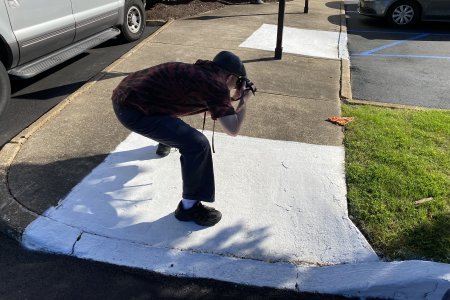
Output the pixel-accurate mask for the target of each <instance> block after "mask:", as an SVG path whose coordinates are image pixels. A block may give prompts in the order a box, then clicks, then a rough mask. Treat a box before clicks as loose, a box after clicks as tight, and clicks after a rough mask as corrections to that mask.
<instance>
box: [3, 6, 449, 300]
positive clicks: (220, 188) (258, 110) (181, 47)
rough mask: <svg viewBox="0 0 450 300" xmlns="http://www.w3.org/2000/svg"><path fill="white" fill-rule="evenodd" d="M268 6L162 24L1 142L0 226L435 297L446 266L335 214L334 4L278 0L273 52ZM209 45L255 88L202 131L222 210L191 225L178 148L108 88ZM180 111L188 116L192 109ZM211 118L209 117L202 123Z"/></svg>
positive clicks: (81, 246) (66, 243)
mask: <svg viewBox="0 0 450 300" xmlns="http://www.w3.org/2000/svg"><path fill="white" fill-rule="evenodd" d="M277 11H278V5H277V4H264V5H235V6H228V7H226V8H224V9H221V10H217V11H213V12H210V13H206V14H202V15H200V16H196V17H192V18H187V19H184V20H176V21H173V22H170V23H169V24H167V25H165V26H164V27H163V28H162V29H161V30H160V31H158V32H157V33H156V34H154V35H153V36H152V37H150V38H148V39H147V40H145V41H143V42H142V43H141V44H140V45H139V46H138V47H136V48H135V49H133V50H132V51H131V52H130V53H128V54H127V55H125V56H124V57H122V58H121V59H120V60H118V61H117V62H116V63H114V64H113V65H112V66H110V67H109V68H107V69H106V70H105V71H104V72H102V74H100V75H99V76H97V77H96V78H95V80H93V81H91V82H90V83H88V84H87V85H85V86H84V87H83V88H82V89H80V91H79V92H77V93H76V94H74V95H72V96H71V97H69V98H68V99H67V100H65V101H64V102H63V103H61V104H60V105H59V106H58V107H56V108H55V109H53V110H52V111H51V112H49V113H48V114H47V115H46V116H44V117H43V118H41V119H40V120H39V121H38V122H36V123H35V124H34V125H33V126H31V127H30V128H29V129H27V130H25V131H24V132H23V133H22V134H20V135H19V136H18V137H16V138H15V139H14V140H13V141H12V142H11V143H9V144H7V145H6V146H5V147H4V148H3V149H2V151H1V153H0V161H1V164H2V165H1V172H2V174H0V175H1V178H2V184H1V185H0V192H1V195H2V203H1V206H0V208H1V216H2V220H1V221H2V224H1V226H2V229H3V230H4V231H7V232H8V233H9V234H10V235H12V236H15V237H16V238H17V239H19V240H22V241H23V243H24V245H25V246H27V247H29V248H31V249H37V250H43V251H50V252H57V253H64V254H67V255H75V256H78V257H82V258H87V259H93V260H99V261H105V262H109V263H114V264H120V265H127V266H133V267H138V268H144V269H148V270H153V271H157V272H161V273H164V274H171V275H181V276H193V277H206V278H214V279H219V280H225V281H232V282H237V283H244V284H250V285H256V286H270V287H276V288H287V289H295V290H299V291H310V292H320V293H335V294H342V295H349V296H361V297H367V296H371V297H388V298H398V299H404V298H408V299H440V298H442V296H443V295H444V293H445V291H446V290H447V289H448V288H450V283H449V282H450V268H449V266H448V265H445V264H437V263H432V262H421V261H408V262H394V263H382V262H379V261H378V258H377V257H376V255H375V252H374V251H373V250H372V248H371V247H370V245H369V244H368V243H367V241H366V240H365V238H364V237H363V236H362V234H361V233H360V232H359V231H358V229H357V228H356V227H355V226H354V225H353V223H352V222H351V221H350V220H349V218H348V216H347V206H346V205H347V204H346V198H345V197H346V187H345V172H344V149H343V146H342V138H343V134H342V130H341V128H339V127H338V126H335V125H333V124H331V123H329V122H327V121H326V119H327V118H328V117H331V116H335V115H339V114H340V103H339V100H340V93H341V94H342V93H343V91H344V93H345V89H346V87H348V84H349V82H348V78H347V77H346V76H343V75H342V70H343V69H344V71H345V68H346V67H347V68H348V61H347V60H346V58H347V57H346V54H345V51H344V50H345V49H343V45H345V43H346V39H345V26H343V24H342V21H344V19H343V17H342V15H343V11H342V4H341V3H340V2H325V1H314V2H312V3H310V13H309V14H307V15H305V14H303V1H300V2H298V1H292V2H288V3H287V4H286V18H285V26H286V29H285V33H286V36H285V44H284V45H285V51H286V52H285V53H284V54H283V59H282V60H274V59H273V51H268V50H267V49H270V47H272V46H274V44H275V40H273V45H272V44H271V43H270V42H269V43H268V42H267V40H268V39H270V40H272V39H273V33H274V30H276V26H274V25H275V24H276V23H277ZM305 35H306V36H308V35H309V36H310V37H311V40H313V43H311V44H310V45H308V46H305V45H304V43H305V40H304V39H303V40H302V37H304V36H305ZM223 49H226V50H231V51H233V52H235V53H236V54H238V55H239V56H240V57H241V58H242V59H243V61H244V63H245V64H246V68H247V72H248V74H249V77H250V78H251V79H252V81H254V82H255V84H256V85H257V87H258V94H257V97H255V98H254V99H253V101H252V102H251V103H250V104H249V109H248V115H247V119H246V122H245V124H244V127H243V129H242V131H241V135H242V136H240V137H237V138H230V137H228V136H226V135H224V134H220V133H216V140H215V146H216V152H217V153H216V154H215V156H214V162H215V169H216V176H217V179H216V185H217V195H216V199H217V202H216V203H215V206H216V207H217V208H218V209H219V210H221V211H222V212H223V214H224V218H223V220H222V221H221V222H220V223H219V224H217V226H214V227H211V228H206V229H205V228H200V227H199V226H196V225H194V224H184V223H180V222H177V221H176V220H175V218H174V217H173V210H174V209H175V207H176V204H177V203H178V201H179V197H180V193H181V190H180V188H181V178H180V175H179V165H178V159H179V155H178V153H177V152H173V153H171V155H169V157H167V158H164V159H157V158H156V157H155V155H154V149H155V143H154V142H153V141H151V140H148V139H145V138H142V137H140V136H137V135H134V134H131V135H130V133H129V132H128V131H127V130H125V129H124V128H123V127H122V126H121V125H120V124H119V123H118V122H117V120H116V118H115V116H114V114H113V113H112V109H111V105H110V95H111V93H112V90H113V89H114V88H115V86H116V85H117V84H118V83H119V82H120V80H121V79H122V78H123V77H124V76H126V75H127V74H128V73H130V72H133V71H136V70H139V69H142V68H145V67H149V66H152V65H155V64H158V63H162V62H166V61H184V62H195V61H196V60H197V59H198V58H202V59H211V58H212V57H214V55H215V54H216V53H217V52H218V51H220V50H223ZM311 49H312V50H311ZM288 52H289V53H288ZM347 71H348V70H347ZM347 89H348V88H347ZM347 93H348V91H347ZM186 120H187V121H188V122H189V123H190V124H192V125H193V126H195V127H196V128H201V123H202V118H200V117H199V116H193V117H189V118H186ZM219 127H220V126H217V127H216V131H217V130H220V128H219ZM211 129H212V122H207V128H206V130H207V132H206V134H207V135H209V132H208V130H211ZM229 165H233V168H232V170H233V171H230V168H228V166H229ZM243 183H245V184H243ZM229 187H233V188H235V190H230V188H229ZM337 278H338V280H336V279H337Z"/></svg>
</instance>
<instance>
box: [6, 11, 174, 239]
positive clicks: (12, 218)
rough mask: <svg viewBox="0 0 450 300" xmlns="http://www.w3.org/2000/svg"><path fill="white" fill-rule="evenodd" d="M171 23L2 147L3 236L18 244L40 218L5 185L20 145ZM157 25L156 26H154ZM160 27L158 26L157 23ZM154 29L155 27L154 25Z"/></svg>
mask: <svg viewBox="0 0 450 300" xmlns="http://www.w3.org/2000/svg"><path fill="white" fill-rule="evenodd" d="M172 21H173V20H170V21H168V22H165V21H164V24H163V25H162V27H161V28H159V29H158V30H157V31H155V32H154V33H153V34H152V35H150V36H149V37H148V38H146V39H145V40H143V41H142V42H141V43H139V44H138V45H136V46H135V47H133V48H132V49H131V50H130V51H128V52H127V53H125V54H124V55H122V57H120V58H119V59H118V60H116V61H115V62H114V63H112V64H111V65H109V66H108V67H106V68H105V69H104V70H103V71H102V72H100V73H98V74H97V75H96V76H94V77H93V78H91V79H90V80H89V81H88V82H87V83H86V84H84V85H83V86H82V87H81V88H80V89H79V90H77V91H76V92H75V93H73V94H71V95H70V96H68V97H67V98H65V99H64V100H63V101H61V102H60V103H59V104H57V105H56V106H55V107H53V108H52V109H51V110H49V111H48V112H47V113H46V114H44V115H43V116H41V117H40V118H39V119H38V120H36V121H35V122H34V123H32V124H31V125H30V126H29V127H27V128H25V129H24V130H23V131H22V132H20V133H19V134H18V135H17V136H15V137H14V138H13V139H12V140H11V141H9V142H8V143H7V144H5V145H4V146H3V148H1V150H0V232H2V233H4V234H5V235H7V236H8V237H10V238H13V239H15V240H17V241H19V242H20V241H21V239H22V234H23V232H24V230H25V228H26V227H27V226H28V225H29V224H30V223H31V222H33V221H34V220H35V219H36V218H37V217H38V216H39V215H38V214H36V213H35V212H33V211H32V210H30V209H29V208H28V207H26V206H24V205H22V204H21V203H20V202H19V201H18V200H17V199H15V198H14V195H12V194H11V192H10V189H9V184H8V174H9V169H10V167H11V165H12V164H13V162H14V159H15V158H16V156H17V154H18V153H19V152H20V150H21V148H22V146H23V145H24V144H25V143H26V142H27V140H28V139H29V138H30V137H31V136H32V135H33V134H34V133H35V132H37V131H38V130H39V129H40V128H42V127H43V126H45V125H46V124H47V122H49V121H50V120H52V119H53V118H54V117H56V116H57V115H58V114H59V113H60V112H61V111H62V110H64V109H65V108H66V106H67V105H69V104H70V103H71V102H72V101H75V100H76V99H77V98H78V96H80V95H81V94H83V93H85V92H86V91H88V90H90V89H91V88H92V87H93V86H94V85H95V84H96V83H97V82H98V81H99V80H101V79H102V78H103V77H104V76H105V75H106V74H107V73H108V72H110V71H111V70H113V69H114V68H115V67H116V66H118V65H119V64H121V63H122V62H123V61H124V60H125V59H126V58H127V57H129V56H131V55H132V54H133V53H134V52H136V51H137V50H139V49H140V48H141V47H143V46H144V45H145V44H147V43H148V42H149V41H151V40H152V39H153V38H154V37H155V36H157V35H158V34H159V33H160V32H161V31H163V30H164V29H165V28H167V26H169V25H170V24H171V23H172ZM155 24H156V23H155ZM159 24H161V23H159ZM154 26H157V25H154ZM158 26H159V25H158Z"/></svg>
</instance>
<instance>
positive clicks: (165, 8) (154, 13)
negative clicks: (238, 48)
mask: <svg viewBox="0 0 450 300" xmlns="http://www.w3.org/2000/svg"><path fill="white" fill-rule="evenodd" d="M264 2H265V3H268V2H276V0H264ZM249 3H256V0H247V1H246V0H231V1H210V0H209V1H208V0H192V1H190V0H176V1H157V2H151V3H147V7H146V10H147V20H164V21H168V20H170V19H180V18H185V17H190V16H195V15H198V14H200V13H204V12H207V11H211V10H215V9H218V8H221V7H224V6H227V5H238V4H249Z"/></svg>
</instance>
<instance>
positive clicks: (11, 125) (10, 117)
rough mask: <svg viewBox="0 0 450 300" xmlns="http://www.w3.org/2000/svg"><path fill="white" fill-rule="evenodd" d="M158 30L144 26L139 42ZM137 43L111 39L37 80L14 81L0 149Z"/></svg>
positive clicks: (0, 121)
mask: <svg viewBox="0 0 450 300" xmlns="http://www.w3.org/2000/svg"><path fill="white" fill-rule="evenodd" d="M159 27H160V26H147V27H146V29H145V30H144V33H143V37H142V39H145V38H146V37H148V36H150V35H151V34H152V33H153V32H155V31H156V30H157V29H158V28H159ZM138 43H139V41H136V42H133V43H125V42H123V41H122V40H121V39H120V38H114V39H111V40H109V41H107V42H105V43H103V44H101V45H99V46H97V47H95V48H93V49H90V50H88V51H86V52H85V53H83V54H81V55H78V56H77V57H75V58H73V59H70V60H69V61H67V62H65V63H63V64H61V65H59V66H57V67H55V68H52V69H51V70H48V71H46V72H44V73H42V74H39V75H38V76H36V77H33V78H30V79H21V80H20V79H13V80H12V81H11V92H12V97H11V101H10V103H9V105H8V109H7V110H6V111H5V112H4V114H2V116H1V118H0V128H1V131H0V148H1V147H2V146H3V145H4V144H5V143H7V142H8V141H9V140H11V139H12V138H13V137H15V136H16V135H17V134H18V133H19V132H21V131H22V130H24V129H25V128H26V127H28V126H29V125H30V124H32V123H33V122H35V121H36V120H37V119H39V117H41V116H42V115H43V114H44V113H46V112H47V111H48V110H50V109H51V108H52V107H54V106H55V105H57V104H58V103H60V102H61V101H63V100H64V99H65V98H66V97H67V96H69V95H70V94H72V93H74V92H75V91H76V90H78V89H79V88H80V87H82V86H83V85H84V84H85V83H86V82H88V81H89V80H90V79H91V78H92V77H94V76H95V75H97V74H98V73H99V72H101V71H102V70H103V69H105V68H106V67H107V66H109V65H110V64H111V63H113V62H114V61H115V60H117V59H118V58H120V57H121V56H122V55H123V54H124V53H126V52H128V51H129V50H130V49H132V48H133V47H134V46H136V45H137V44H138Z"/></svg>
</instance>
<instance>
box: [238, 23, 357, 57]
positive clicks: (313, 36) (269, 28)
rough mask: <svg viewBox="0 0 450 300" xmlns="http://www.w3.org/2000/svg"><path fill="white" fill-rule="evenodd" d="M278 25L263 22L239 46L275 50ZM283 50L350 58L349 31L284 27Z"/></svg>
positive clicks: (307, 54) (294, 52) (318, 55)
mask: <svg viewBox="0 0 450 300" xmlns="http://www.w3.org/2000/svg"><path fill="white" fill-rule="evenodd" d="M276 41H277V26H276V25H271V24H263V25H262V26H261V27H260V28H258V30H256V31H255V32H254V33H253V34H252V35H251V36H250V37H248V38H247V39H246V40H245V41H244V42H243V43H242V44H240V45H239V47H245V48H253V49H260V50H268V51H274V50H275V48H276ZM282 47H283V52H286V53H293V54H301V55H306V56H313V57H324V58H331V59H340V58H344V59H348V50H347V33H345V32H342V33H340V32H333V31H323V30H311V29H300V28H293V27H286V26H285V27H284V29H283V45H282Z"/></svg>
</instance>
